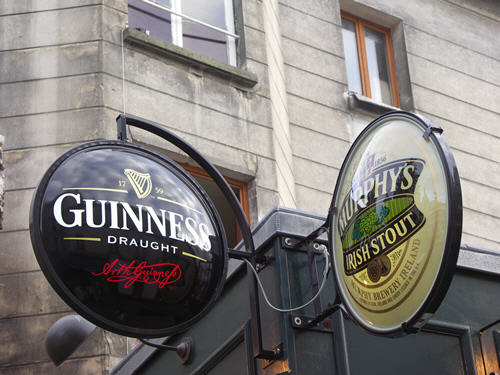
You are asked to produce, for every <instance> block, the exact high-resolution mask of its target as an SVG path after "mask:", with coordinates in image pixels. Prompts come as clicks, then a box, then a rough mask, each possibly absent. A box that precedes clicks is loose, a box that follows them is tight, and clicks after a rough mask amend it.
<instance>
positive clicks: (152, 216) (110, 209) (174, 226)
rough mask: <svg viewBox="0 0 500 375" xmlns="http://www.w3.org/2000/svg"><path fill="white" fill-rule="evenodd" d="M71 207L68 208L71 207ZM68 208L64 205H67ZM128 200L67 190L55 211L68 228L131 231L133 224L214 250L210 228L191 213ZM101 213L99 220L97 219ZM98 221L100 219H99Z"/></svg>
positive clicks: (139, 227)
mask: <svg viewBox="0 0 500 375" xmlns="http://www.w3.org/2000/svg"><path fill="white" fill-rule="evenodd" d="M68 206H69V207H71V208H67V207H68ZM63 207H64V208H63ZM159 211H160V214H158V213H157V212H156V210H155V209H154V208H153V207H150V206H146V205H141V204H137V205H135V207H134V208H133V207H132V206H131V205H130V204H129V203H127V202H120V201H111V200H109V201H108V200H98V201H96V200H94V199H82V196H81V194H73V193H65V194H62V195H60V196H59V197H58V198H57V199H56V200H55V202H54V207H53V214H54V218H55V220H56V221H57V223H58V224H59V225H61V226H63V227H65V228H73V227H82V226H83V225H86V226H88V227H90V228H103V227H107V228H109V229H117V230H123V231H128V230H130V227H131V226H132V225H133V226H134V227H135V229H136V230H137V231H138V232H141V233H148V234H159V235H161V236H162V237H167V238H170V239H172V240H177V241H182V242H187V243H189V244H191V245H194V246H198V247H199V248H200V249H202V250H204V251H207V252H208V251H210V250H211V248H212V244H211V242H210V229H209V227H208V225H207V224H205V223H197V222H196V220H195V219H194V218H192V217H189V216H184V215H182V214H179V213H177V212H174V211H168V210H164V209H160V210H159ZM96 216H97V220H96ZM96 221H97V222H96Z"/></svg>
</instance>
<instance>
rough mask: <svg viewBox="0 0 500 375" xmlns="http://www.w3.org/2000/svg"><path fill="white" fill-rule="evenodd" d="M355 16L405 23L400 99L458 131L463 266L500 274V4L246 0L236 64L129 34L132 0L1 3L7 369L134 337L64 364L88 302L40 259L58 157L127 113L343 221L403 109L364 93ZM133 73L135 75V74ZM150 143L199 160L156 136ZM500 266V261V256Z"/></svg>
mask: <svg viewBox="0 0 500 375" xmlns="http://www.w3.org/2000/svg"><path fill="white" fill-rule="evenodd" d="M341 12H346V13H348V14H350V15H354V16H356V17H359V18H360V19H363V20H368V21H370V22H372V23H374V24H377V25H379V26H382V27H384V28H386V29H388V30H390V35H391V38H392V44H393V49H394V62H395V70H396V72H395V74H396V76H397V86H398V89H399V94H398V95H399V98H400V108H401V109H404V110H408V111H412V112H416V113H418V114H421V115H423V116H425V117H427V118H428V119H430V120H431V121H432V122H433V123H434V124H435V125H437V126H440V127H442V128H443V129H444V136H445V138H446V139H447V141H448V143H449V145H450V148H451V150H452V152H453V155H454V157H455V159H456V162H457V165H458V169H459V173H460V176H461V185H462V191H463V206H464V225H463V234H462V244H463V245H462V251H461V255H460V259H459V261H460V262H462V264H465V265H469V266H470V267H472V268H478V269H483V270H485V271H487V272H490V273H494V274H495V273H496V274H499V273H500V268H499V267H498V266H497V265H498V256H500V232H499V231H498V227H500V214H499V212H500V164H499V162H500V152H499V151H498V150H500V127H499V125H498V124H500V42H499V39H498V37H497V36H498V35H499V33H500V5H499V4H498V3H497V2H496V1H494V0H476V1H471V0H437V1H436V0H418V1H410V2H408V1H405V2H402V1H397V0H390V1H382V0H307V1H297V0H280V1H278V0H234V2H233V13H234V23H235V32H236V33H237V34H239V35H240V38H239V41H238V42H237V48H236V52H237V56H236V63H235V64H234V65H230V64H226V63H221V62H219V61H216V60H212V59H210V58H207V57H205V56H203V55H199V54H197V53H193V52H192V51H190V50H189V49H187V48H179V47H177V46H174V45H172V43H170V42H168V41H163V40H160V39H158V38H155V37H154V36H152V35H148V33H146V32H144V30H137V29H135V28H132V27H128V24H129V19H128V13H129V7H128V2H127V0H65V1H58V0H43V1H41V0H37V1H17V0H4V1H2V2H1V3H0V134H2V135H4V136H5V142H4V146H3V149H4V153H3V160H4V166H5V206H4V207H5V208H4V213H3V215H4V217H3V229H2V230H1V231H0V343H1V344H0V348H1V350H0V372H2V373H5V374H27V373H75V374H76V373H78V374H80V373H82V374H83V373H88V374H94V373H106V372H108V371H110V370H111V369H112V368H113V366H114V365H115V364H116V363H118V361H119V360H120V358H122V357H123V356H124V355H126V354H127V352H128V351H129V350H130V346H131V345H133V344H134V342H133V340H132V341H131V340H127V339H125V338H123V337H119V336H116V335H112V334H110V333H107V332H104V331H102V330H99V331H96V332H95V333H94V334H93V335H92V337H91V339H90V340H89V341H87V342H86V343H85V344H84V345H83V346H82V347H81V348H80V349H79V350H78V351H77V352H76V353H75V354H73V356H72V357H71V359H70V360H68V361H66V362H65V363H64V364H63V365H61V366H60V367H59V368H57V369H56V367H55V366H54V365H52V364H51V363H50V361H49V359H48V357H47V355H46V353H45V348H44V336H45V333H46V331H47V329H48V328H49V326H50V325H51V324H52V323H53V322H55V321H56V320H57V319H58V318H60V317H62V316H64V315H67V314H69V313H71V310H70V309H69V307H68V306H67V305H66V304H65V303H64V302H63V301H62V300H61V299H60V298H59V297H58V296H57V295H56V294H55V292H54V291H53V290H52V288H51V287H50V286H49V284H48V283H47V281H46V280H45V277H44V276H43V274H42V272H41V271H40V269H39V266H38V264H37V262H36V259H35V257H34V255H33V250H32V247H31V243H30V234H29V210H30V202H31V199H32V196H33V192H34V189H35V188H36V186H37V183H38V181H39V179H40V178H41V176H42V174H43V173H44V171H45V170H46V169H47V167H48V166H49V165H50V164H51V163H52V162H53V161H54V160H55V159H56V158H57V157H58V156H59V155H61V154H62V153H63V152H64V151H66V150H68V149H69V148H71V147H73V146H75V145H78V144H80V143H82V142H85V141H89V140H94V139H99V138H108V139H114V138H116V124H115V118H116V116H117V115H118V114H120V113H123V112H125V113H127V114H131V115H134V116H139V117H142V118H145V119H147V120H150V121H153V122H156V123H159V124H162V125H164V126H166V127H167V128H169V129H170V130H172V131H174V132H175V133H176V134H177V135H179V136H181V137H183V138H184V139H186V140H188V141H189V142H190V143H191V144H192V145H194V146H195V147H196V148H197V149H198V150H199V151H200V152H201V153H202V154H204V155H205V156H206V157H207V158H208V159H209V160H210V161H211V162H212V163H213V164H215V165H216V166H217V167H218V168H219V169H220V171H221V172H222V173H223V174H224V175H225V176H226V177H229V178H232V179H235V180H238V181H240V182H243V183H245V184H246V186H247V188H248V200H249V216H250V222H251V224H252V225H255V224H256V223H257V222H258V221H259V220H260V219H261V218H262V217H264V215H266V213H267V212H269V211H270V210H271V209H272V208H273V207H275V206H277V205H281V206H286V207H290V208H294V209H298V210H303V211H308V212H313V213H316V214H323V215H324V214H326V212H327V210H328V207H329V204H330V200H331V195H332V192H333V189H334V186H335V182H336V178H337V175H338V173H339V169H340V167H341V165H342V161H343V159H344V157H345V155H346V153H347V151H348V149H349V147H350V145H351V144H352V142H353V141H354V139H355V138H356V136H357V135H358V134H359V132H360V131H361V130H362V129H363V128H364V127H365V126H366V125H367V124H368V123H369V122H370V121H372V120H373V119H374V118H376V117H377V116H378V115H379V114H381V113H384V112H386V111H388V110H392V109H393V107H391V106H390V105H387V104H383V103H380V102H377V101H376V100H373V99H369V98H367V97H365V96H363V95H361V94H360V93H353V92H350V91H349V89H348V79H347V73H346V62H345V50H344V48H345V47H344V44H343V34H342V20H341V14H343V13H341ZM123 68H124V69H123ZM130 133H131V136H132V140H133V141H134V142H139V143H142V144H146V145H149V146H151V147H153V148H155V149H157V150H160V151H162V152H164V153H165V154H166V155H168V156H169V157H171V158H172V159H174V160H176V161H178V162H181V163H186V164H191V162H190V160H189V159H188V158H187V157H186V156H185V155H183V154H182V153H180V152H179V151H178V150H176V149H175V148H174V147H173V146H170V145H166V144H165V143H164V142H163V141H161V140H159V139H158V138H155V137H154V136H152V135H150V134H146V133H144V132H140V131H137V130H131V132H130ZM495 262H497V263H495Z"/></svg>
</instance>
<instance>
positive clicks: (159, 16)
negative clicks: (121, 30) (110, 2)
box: [128, 0, 172, 42]
mask: <svg viewBox="0 0 500 375" xmlns="http://www.w3.org/2000/svg"><path fill="white" fill-rule="evenodd" d="M156 2H158V3H160V4H162V5H165V6H168V7H171V4H170V0H156ZM128 24H129V27H130V28H142V29H145V30H149V35H151V36H154V37H155V38H158V39H162V40H166V41H167V42H171V41H172V31H171V26H170V13H168V12H165V11H162V10H161V9H158V8H156V7H153V6H151V5H148V4H145V3H143V2H141V1H139V0H129V2H128Z"/></svg>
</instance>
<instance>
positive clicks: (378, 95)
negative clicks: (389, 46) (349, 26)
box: [365, 27, 392, 104]
mask: <svg viewBox="0 0 500 375" xmlns="http://www.w3.org/2000/svg"><path fill="white" fill-rule="evenodd" d="M365 37H366V40H365V42H366V58H367V60H368V74H369V75H370V89H371V94H372V99H374V100H376V101H379V102H382V103H387V104H392V95H391V83H390V78H389V77H390V76H389V65H388V63H387V51H386V48H385V35H384V34H382V33H380V32H378V31H375V30H372V29H370V28H368V27H365Z"/></svg>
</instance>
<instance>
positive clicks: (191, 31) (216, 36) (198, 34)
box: [182, 0, 232, 62]
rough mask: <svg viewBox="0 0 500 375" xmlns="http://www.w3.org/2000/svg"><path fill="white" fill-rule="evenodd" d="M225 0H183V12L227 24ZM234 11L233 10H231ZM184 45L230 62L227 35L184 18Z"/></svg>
mask: <svg viewBox="0 0 500 375" xmlns="http://www.w3.org/2000/svg"><path fill="white" fill-rule="evenodd" d="M225 11H226V10H225V0H210V1H206V0H202V1H200V0H182V13H183V14H185V15H188V16H190V17H193V18H196V19H198V20H200V21H203V22H206V23H208V24H210V25H213V26H217V27H220V28H223V29H226V30H227V29H230V30H231V28H230V27H228V25H226V13H225ZM230 11H232V10H230ZM182 34H183V37H184V41H183V42H184V47H185V48H188V49H190V50H192V51H195V52H198V53H200V54H202V55H205V56H208V57H211V58H213V59H216V60H219V61H223V62H228V52H227V37H226V35H225V34H222V33H220V32H218V31H215V30H212V29H210V28H208V27H204V26H201V25H199V24H196V23H193V22H191V21H188V20H185V19H184V20H183V23H182Z"/></svg>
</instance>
